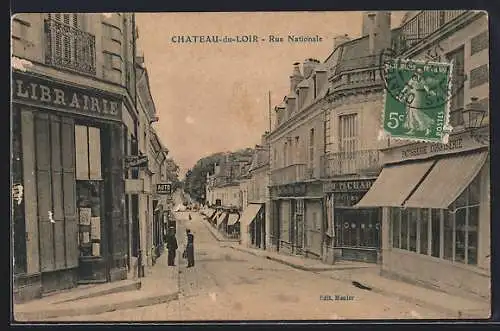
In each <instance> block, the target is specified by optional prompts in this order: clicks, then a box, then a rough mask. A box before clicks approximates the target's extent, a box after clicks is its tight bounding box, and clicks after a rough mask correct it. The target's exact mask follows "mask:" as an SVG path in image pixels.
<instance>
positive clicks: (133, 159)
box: [125, 155, 148, 169]
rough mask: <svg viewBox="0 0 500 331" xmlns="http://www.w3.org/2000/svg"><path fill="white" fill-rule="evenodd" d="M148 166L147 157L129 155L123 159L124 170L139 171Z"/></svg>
mask: <svg viewBox="0 0 500 331" xmlns="http://www.w3.org/2000/svg"><path fill="white" fill-rule="evenodd" d="M147 166H148V156H147V155H129V156H126V157H125V169H131V168H136V169H141V168H146V167H147Z"/></svg>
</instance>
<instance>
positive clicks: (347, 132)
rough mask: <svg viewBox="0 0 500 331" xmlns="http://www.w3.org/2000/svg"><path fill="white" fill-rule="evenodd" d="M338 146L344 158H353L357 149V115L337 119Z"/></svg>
mask: <svg viewBox="0 0 500 331" xmlns="http://www.w3.org/2000/svg"><path fill="white" fill-rule="evenodd" d="M339 144H340V146H339V149H340V153H342V155H343V157H344V158H354V153H355V152H356V150H357V149H358V114H349V115H342V116H340V117H339Z"/></svg>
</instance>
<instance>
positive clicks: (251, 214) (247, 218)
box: [240, 203, 262, 229]
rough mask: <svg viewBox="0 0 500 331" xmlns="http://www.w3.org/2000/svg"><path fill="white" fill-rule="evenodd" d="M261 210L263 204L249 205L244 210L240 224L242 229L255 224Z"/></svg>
mask: <svg viewBox="0 0 500 331" xmlns="http://www.w3.org/2000/svg"><path fill="white" fill-rule="evenodd" d="M260 208H262V205H261V204H257V203H252V204H249V205H248V206H247V207H246V208H245V210H243V214H241V217H240V224H241V228H242V229H244V228H245V227H247V226H249V225H250V224H251V223H252V222H253V220H254V219H255V216H257V214H258V213H259V210H260Z"/></svg>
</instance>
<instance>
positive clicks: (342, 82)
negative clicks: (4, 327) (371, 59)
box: [332, 69, 382, 92]
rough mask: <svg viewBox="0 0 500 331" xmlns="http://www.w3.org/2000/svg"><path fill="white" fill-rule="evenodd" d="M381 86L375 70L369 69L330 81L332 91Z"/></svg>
mask: <svg viewBox="0 0 500 331" xmlns="http://www.w3.org/2000/svg"><path fill="white" fill-rule="evenodd" d="M381 84H382V78H381V77H380V75H379V73H378V70H377V69H369V70H363V71H356V72H348V73H344V74H342V75H338V76H337V77H336V78H335V79H334V80H333V81H332V89H333V91H334V92H335V91H342V90H350V89H358V88H363V87H370V86H377V85H381Z"/></svg>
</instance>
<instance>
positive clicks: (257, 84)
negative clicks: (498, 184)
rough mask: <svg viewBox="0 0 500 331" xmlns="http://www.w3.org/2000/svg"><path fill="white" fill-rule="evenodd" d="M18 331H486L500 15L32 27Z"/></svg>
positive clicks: (22, 53)
mask: <svg viewBox="0 0 500 331" xmlns="http://www.w3.org/2000/svg"><path fill="white" fill-rule="evenodd" d="M11 77H12V80H11V90H12V92H11V112H10V114H11V155H10V158H11V223H10V224H11V233H10V239H11V261H12V268H11V270H12V274H11V276H12V278H11V289H12V321H13V322H32V323H37V322H48V321H52V322H54V321H58V322H61V323H65V322H66V323H67V322H73V323H74V322H132V321H135V322H152V321H154V322H192V321H232V322H238V321H256V320H259V321H262V320H265V321H284V320H290V321H304V320H323V321H324V320H327V321H334V320H335V321H338V320H346V321H348V320H360V319H361V320H401V319H404V320H426V319H471V318H473V319H486V318H489V317H490V315H491V266H490V264H491V231H490V227H491V216H490V215H491V213H490V208H491V199H490V137H489V132H490V125H489V33H488V13H487V12H485V11H474V10H418V11H317V12H312V11H311V12H307V11H303V12H183V13H180V12H179V13H176V12H162V13H129V12H126V13H125V12H124V13H119V12H113V13H62V12H60V13H18V14H15V15H13V16H12V18H11Z"/></svg>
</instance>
